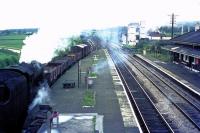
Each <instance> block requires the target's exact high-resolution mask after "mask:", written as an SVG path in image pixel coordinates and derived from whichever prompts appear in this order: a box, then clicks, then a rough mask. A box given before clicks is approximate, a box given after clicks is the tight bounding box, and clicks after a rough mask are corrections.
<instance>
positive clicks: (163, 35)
mask: <svg viewBox="0 0 200 133" xmlns="http://www.w3.org/2000/svg"><path fill="white" fill-rule="evenodd" d="M149 36H151V37H165V36H166V35H165V34H162V33H159V32H150V33H149Z"/></svg>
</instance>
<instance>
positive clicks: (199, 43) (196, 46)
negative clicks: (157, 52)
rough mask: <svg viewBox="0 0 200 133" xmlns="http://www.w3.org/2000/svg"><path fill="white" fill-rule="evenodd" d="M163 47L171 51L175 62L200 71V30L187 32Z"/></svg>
mask: <svg viewBox="0 0 200 133" xmlns="http://www.w3.org/2000/svg"><path fill="white" fill-rule="evenodd" d="M170 43H171V44H169V45H166V46H164V47H162V49H165V50H167V51H169V52H170V54H171V55H172V59H173V61H175V62H178V63H181V64H184V65H186V66H188V67H190V68H193V69H195V70H198V71H200V30H197V31H192V32H188V33H185V34H183V35H180V36H177V37H175V38H173V39H171V40H170Z"/></svg>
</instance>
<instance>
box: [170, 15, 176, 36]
mask: <svg viewBox="0 0 200 133" xmlns="http://www.w3.org/2000/svg"><path fill="white" fill-rule="evenodd" d="M170 16H171V18H170V24H172V31H171V38H173V37H174V24H175V16H177V15H174V13H172V15H170Z"/></svg>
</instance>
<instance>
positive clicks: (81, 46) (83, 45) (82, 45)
mask: <svg viewBox="0 0 200 133" xmlns="http://www.w3.org/2000/svg"><path fill="white" fill-rule="evenodd" d="M76 47H80V48H84V47H87V45H86V44H79V45H76Z"/></svg>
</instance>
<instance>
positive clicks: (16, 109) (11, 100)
mask: <svg viewBox="0 0 200 133" xmlns="http://www.w3.org/2000/svg"><path fill="white" fill-rule="evenodd" d="M41 80H43V67H42V65H41V64H40V63H38V62H36V61H34V62H32V63H31V64H27V63H21V64H20V65H17V66H11V67H9V68H6V69H0V132H13V131H14V132H20V130H21V128H22V126H23V123H24V120H25V117H26V115H27V109H28V106H29V104H30V102H32V100H33V98H34V97H35V95H36V93H37V91H38V89H37V86H38V84H39V82H40V81H41Z"/></svg>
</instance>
